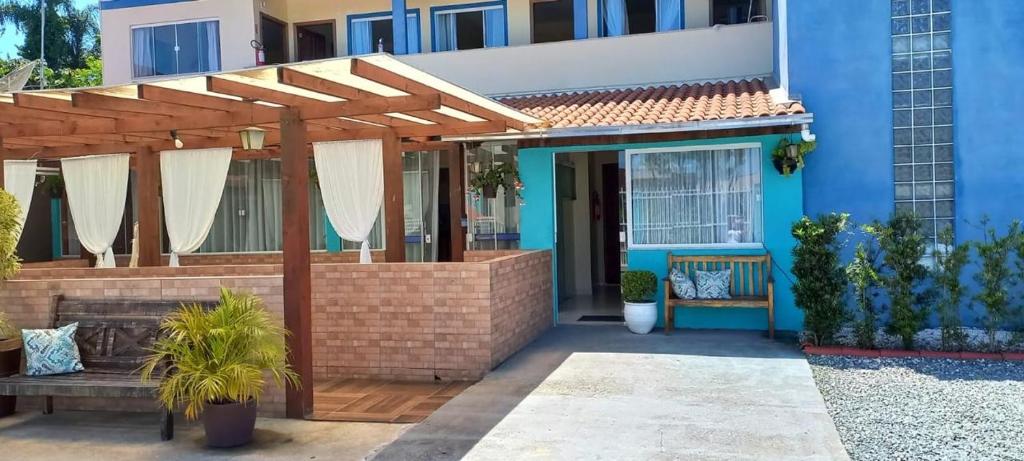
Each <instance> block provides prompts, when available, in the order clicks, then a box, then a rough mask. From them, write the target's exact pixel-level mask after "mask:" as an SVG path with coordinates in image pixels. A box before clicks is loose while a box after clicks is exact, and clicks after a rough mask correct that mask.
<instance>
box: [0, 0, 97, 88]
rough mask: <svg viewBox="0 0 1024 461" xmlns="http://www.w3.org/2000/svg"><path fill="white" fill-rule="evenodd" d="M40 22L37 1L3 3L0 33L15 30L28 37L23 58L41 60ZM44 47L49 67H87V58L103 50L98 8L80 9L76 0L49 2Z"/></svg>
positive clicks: (20, 51) (21, 52) (0, 1)
mask: <svg viewBox="0 0 1024 461" xmlns="http://www.w3.org/2000/svg"><path fill="white" fill-rule="evenodd" d="M41 19H42V18H41V16H40V14H39V1H38V0H0V32H6V29H7V28H8V27H12V26H13V27H14V28H15V29H17V30H18V31H19V32H22V33H23V34H24V36H25V42H24V43H22V44H21V45H19V46H18V55H19V56H20V57H21V58H24V59H26V60H29V61H33V60H36V59H39V40H40V28H41V25H42V22H41ZM45 43H46V63H47V66H48V67H50V68H52V69H56V70H58V71H60V70H62V69H67V68H71V69H78V68H84V67H87V62H86V59H87V57H88V56H89V55H95V54H97V53H99V49H100V47H99V6H98V5H96V4H93V5H89V6H87V7H84V8H78V7H77V6H76V5H75V1H74V0H47V2H46V42H45Z"/></svg>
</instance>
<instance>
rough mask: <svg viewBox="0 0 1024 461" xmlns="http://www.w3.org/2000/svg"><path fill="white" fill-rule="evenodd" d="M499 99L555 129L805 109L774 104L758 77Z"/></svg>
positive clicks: (780, 113) (740, 116) (768, 114)
mask: <svg viewBox="0 0 1024 461" xmlns="http://www.w3.org/2000/svg"><path fill="white" fill-rule="evenodd" d="M501 102H503V103H505V104H507V105H509V106H511V107H513V108H515V109H518V110H520V111H522V112H524V113H526V114H529V115H532V116H534V117H537V118H539V119H542V120H544V121H545V125H546V126H551V127H555V128H575V127H589V126H621V125H627V124H628V125H636V124H647V125H649V124H656V123H680V122H700V121H706V120H721V119H744V118H755V117H773V116H785V115H794V114H803V113H806V111H807V110H806V109H805V108H804V106H803V105H802V104H800V103H799V102H790V103H779V104H776V103H775V102H774V101H772V98H771V96H770V95H769V94H768V88H767V86H766V85H765V84H764V82H763V81H761V80H758V79H755V80H739V81H734V80H730V81H728V82H715V83H703V84H681V85H671V86H656V87H655V86H650V87H642V88H632V89H618V90H599V91H581V92H572V93H557V94H540V95H528V96H516V97H509V98H503V99H501Z"/></svg>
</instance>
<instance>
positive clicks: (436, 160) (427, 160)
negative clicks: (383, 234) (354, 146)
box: [402, 151, 441, 262]
mask: <svg viewBox="0 0 1024 461" xmlns="http://www.w3.org/2000/svg"><path fill="white" fill-rule="evenodd" d="M440 165H441V155H440V153H439V152H436V151H431V152H406V153H404V154H403V155H402V176H403V181H404V183H403V189H404V199H405V260H406V261H409V262H432V261H437V238H438V189H439V187H438V186H439V179H440V175H439V173H440V169H441V168H440Z"/></svg>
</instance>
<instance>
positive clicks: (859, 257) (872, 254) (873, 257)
mask: <svg viewBox="0 0 1024 461" xmlns="http://www.w3.org/2000/svg"><path fill="white" fill-rule="evenodd" d="M877 260H878V249H877V248H876V247H875V242H874V241H873V240H869V241H867V242H860V243H858V244H857V249H856V250H855V251H854V253H853V261H850V264H848V265H847V266H846V276H847V277H848V278H849V279H850V284H851V285H852V286H853V297H854V300H855V301H856V303H857V310H858V315H857V316H856V322H855V323H854V332H855V333H856V336H857V345H858V346H859V347H862V348H865V349H873V348H874V347H875V339H876V338H875V332H876V331H877V330H878V313H877V312H875V304H874V302H873V301H872V299H871V297H872V295H873V294H874V293H873V292H874V289H875V287H877V286H878V284H879V283H880V282H881V277H879V275H878V267H877Z"/></svg>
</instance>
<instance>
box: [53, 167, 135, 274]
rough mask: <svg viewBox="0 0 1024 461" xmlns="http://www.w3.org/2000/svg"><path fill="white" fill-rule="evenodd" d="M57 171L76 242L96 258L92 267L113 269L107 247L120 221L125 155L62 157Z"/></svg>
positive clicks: (124, 191)
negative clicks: (66, 199)
mask: <svg viewBox="0 0 1024 461" xmlns="http://www.w3.org/2000/svg"><path fill="white" fill-rule="evenodd" d="M61 170H62V171H63V174H64V190H65V191H66V192H67V195H68V208H70V209H71V219H72V220H74V222H75V231H76V232H77V233H78V241H79V242H80V243H81V244H82V246H84V247H85V249H86V250H89V252H90V253H92V254H94V255H96V267H115V266H116V264H115V263H114V250H113V249H111V245H112V244H113V243H114V239H115V238H117V231H118V229H119V228H120V227H121V220H122V219H123V218H124V205H125V200H126V198H127V196H128V154H115V155H100V156H92V157H75V158H66V159H63V160H61Z"/></svg>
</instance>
